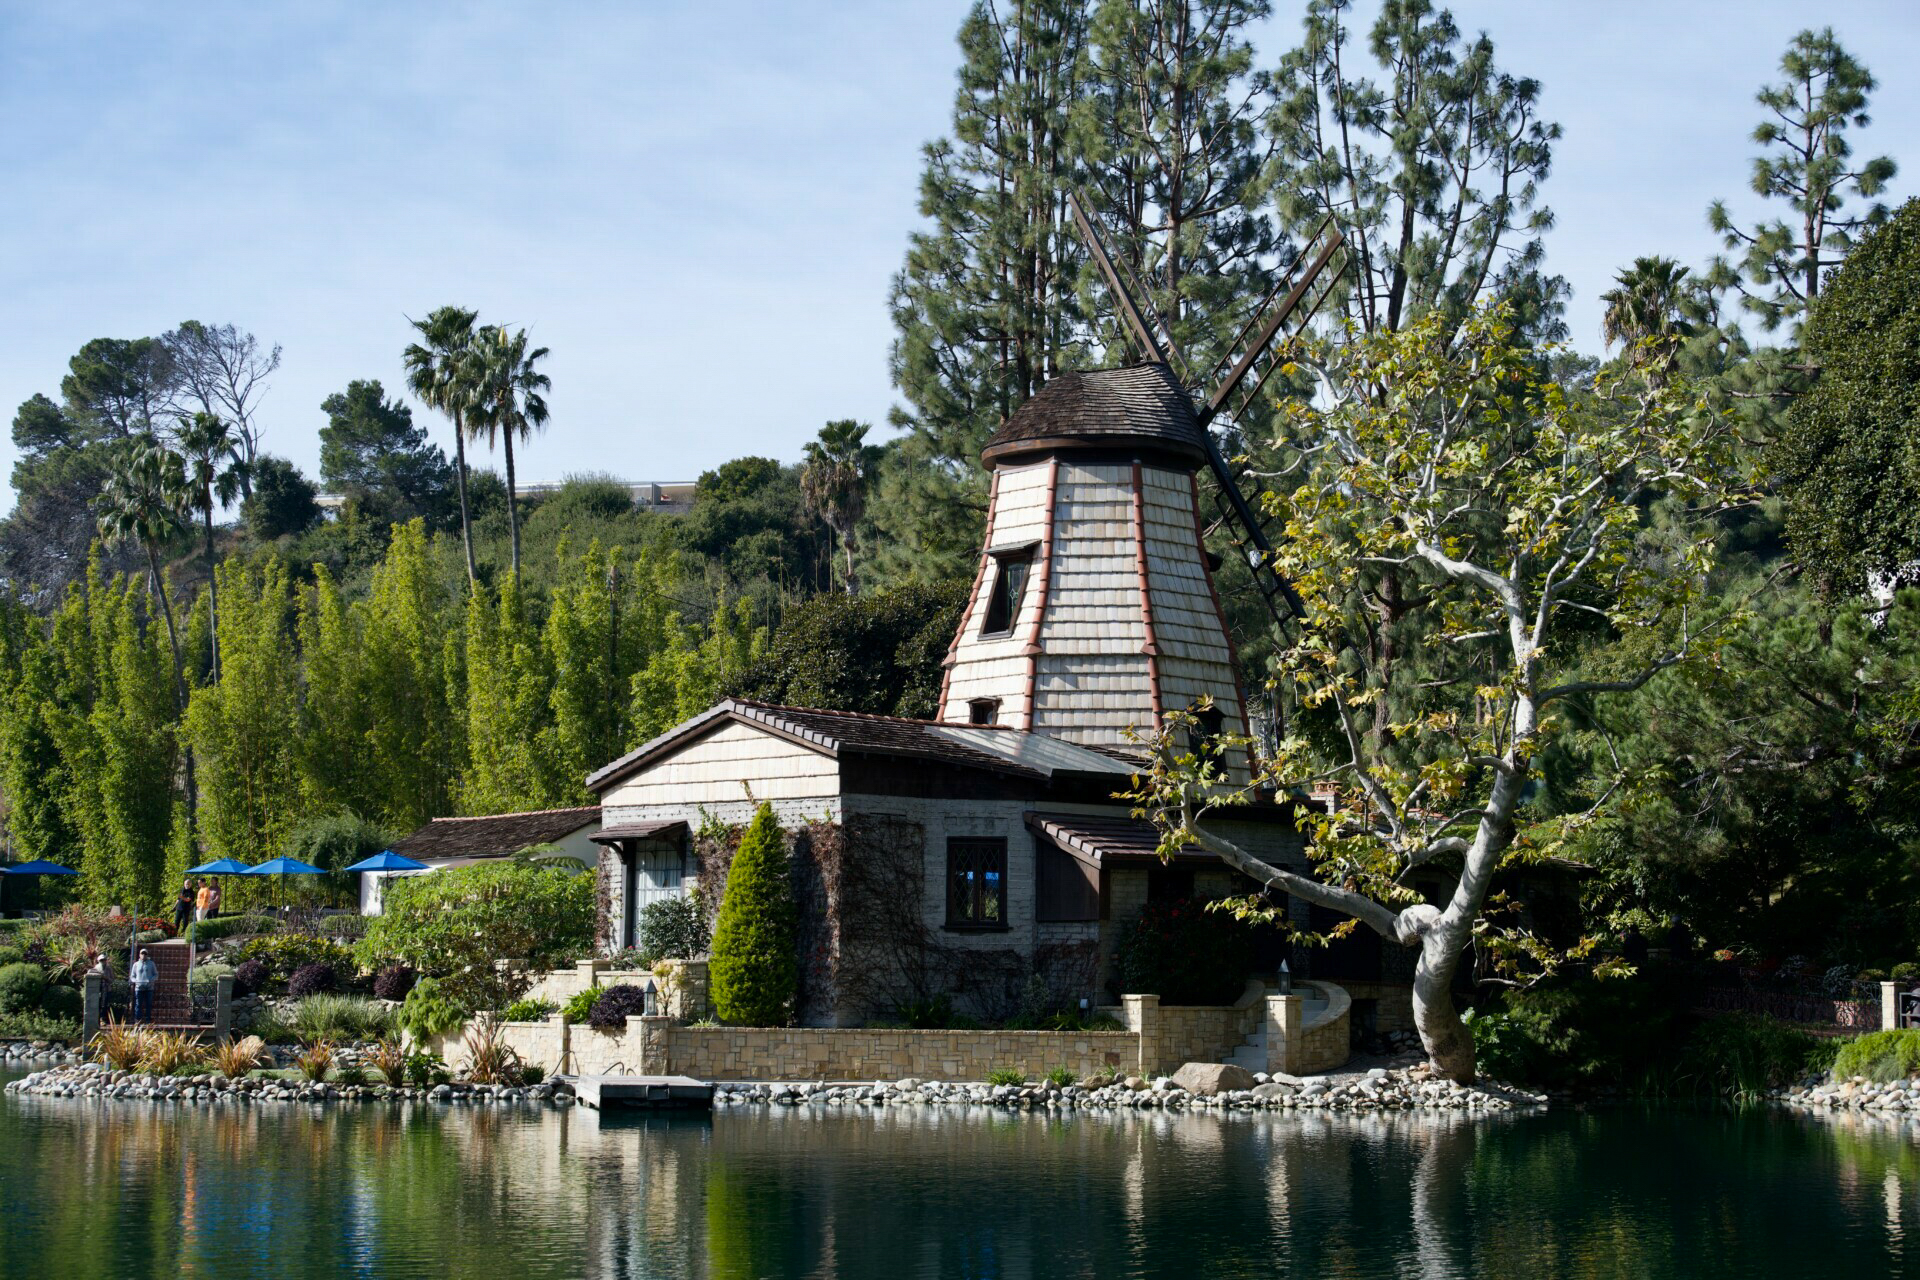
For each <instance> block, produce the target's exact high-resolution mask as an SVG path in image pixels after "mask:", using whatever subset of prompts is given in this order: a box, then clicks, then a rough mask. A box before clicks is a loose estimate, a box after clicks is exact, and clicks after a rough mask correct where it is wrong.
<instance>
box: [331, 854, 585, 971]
mask: <svg viewBox="0 0 1920 1280" xmlns="http://www.w3.org/2000/svg"><path fill="white" fill-rule="evenodd" d="M382 910H383V914H381V915H380V916H379V917H377V918H376V919H375V920H374V922H373V924H372V926H371V927H370V928H369V929H368V930H367V936H366V937H365V938H363V939H361V940H360V942H359V943H358V944H357V945H356V951H357V952H358V954H359V955H360V956H361V957H362V958H363V960H364V961H365V963H366V964H367V965H368V966H369V967H373V966H376V965H379V964H384V963H388V962H391V961H395V960H398V961H401V962H403V963H405V964H409V965H411V966H413V967H414V968H415V969H417V970H419V971H420V972H421V973H423V974H427V975H430V976H432V977H435V978H438V979H439V980H440V984H439V985H441V986H443V987H445V988H446V989H447V990H448V991H450V992H451V993H453V994H454V995H455V996H457V997H458V998H459V999H460V1000H461V1001H462V1002H464V1003H465V1004H466V1005H468V1006H469V1007H470V1008H498V1007H499V1006H500V1005H501V1004H503V1003H504V1002H505V1001H506V1000H508V999H510V998H512V997H513V996H515V995H517V994H519V990H521V989H524V980H523V979H520V978H518V977H517V976H515V975H510V974H502V973H499V972H497V971H496V970H495V968H494V961H496V960H503V959H514V960H525V961H527V962H528V963H529V964H530V965H531V966H532V967H533V968H534V969H535V970H539V969H545V968H549V967H551V966H552V964H553V963H555V962H557V961H559V960H562V959H564V958H566V957H569V956H571V955H573V954H575V953H577V952H580V951H584V950H587V949H589V948H590V947H591V946H592V945H593V926H594V879H593V877H592V876H591V875H583V874H578V873H575V872H570V871H567V870H565V869H563V867H561V866H556V865H554V864H552V863H545V862H522V861H518V860H512V859H509V860H503V861H497V862H489V863H481V864H476V865H473V866H467V867H454V868H450V869H448V870H445V871H436V872H435V873H434V874H432V875H430V876H408V877H404V878H401V879H398V880H395V881H392V882H390V883H389V884H388V886H387V891H386V897H385V899H384V902H383V908H382ZM409 999H411V997H409Z"/></svg>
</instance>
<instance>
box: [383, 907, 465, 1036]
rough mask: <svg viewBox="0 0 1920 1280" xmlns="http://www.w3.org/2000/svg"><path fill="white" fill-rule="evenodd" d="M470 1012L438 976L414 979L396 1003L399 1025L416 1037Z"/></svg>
mask: <svg viewBox="0 0 1920 1280" xmlns="http://www.w3.org/2000/svg"><path fill="white" fill-rule="evenodd" d="M434 874H435V875H439V874H442V873H440V872H435V873H434ZM472 1016H473V1006H472V1005H470V1004H468V1003H466V1002H465V1001H464V1000H462V999H461V998H460V997H459V996H458V995H456V994H455V993H454V991H453V990H452V989H451V988H449V987H447V986H446V985H445V984H443V983H442V982H441V981H440V980H439V979H438V978H422V979H420V981H418V982H416V983H414V985H413V990H411V991H409V992H407V1002H406V1003H405V1004H403V1005H401V1006H400V1025H401V1026H403V1027H405V1028H406V1029H407V1032H408V1034H410V1035H411V1036H413V1038H414V1039H416V1040H425V1039H427V1038H428V1037H430V1036H441V1035H445V1034H446V1033H447V1032H449V1031H451V1030H453V1029H454V1028H455V1027H457V1026H459V1025H460V1024H461V1023H463V1022H465V1021H466V1020H467V1019H468V1018H471V1017H472Z"/></svg>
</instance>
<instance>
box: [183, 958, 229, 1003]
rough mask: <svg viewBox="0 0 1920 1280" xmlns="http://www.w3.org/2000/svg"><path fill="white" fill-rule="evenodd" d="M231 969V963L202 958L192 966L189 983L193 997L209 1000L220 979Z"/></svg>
mask: <svg viewBox="0 0 1920 1280" xmlns="http://www.w3.org/2000/svg"><path fill="white" fill-rule="evenodd" d="M233 970H234V966H233V965H230V964H222V963H221V962H220V961H218V960H203V961H201V962H200V963H199V964H196V965H195V966H193V971H192V974H191V976H190V981H189V985H190V986H191V987H192V988H193V997H194V999H195V1000H201V999H203V998H204V999H206V1000H211V999H212V998H213V993H214V989H215V988H216V987H217V986H218V984H219V982H220V979H222V978H224V977H226V976H228V975H229V974H231V973H232V972H233Z"/></svg>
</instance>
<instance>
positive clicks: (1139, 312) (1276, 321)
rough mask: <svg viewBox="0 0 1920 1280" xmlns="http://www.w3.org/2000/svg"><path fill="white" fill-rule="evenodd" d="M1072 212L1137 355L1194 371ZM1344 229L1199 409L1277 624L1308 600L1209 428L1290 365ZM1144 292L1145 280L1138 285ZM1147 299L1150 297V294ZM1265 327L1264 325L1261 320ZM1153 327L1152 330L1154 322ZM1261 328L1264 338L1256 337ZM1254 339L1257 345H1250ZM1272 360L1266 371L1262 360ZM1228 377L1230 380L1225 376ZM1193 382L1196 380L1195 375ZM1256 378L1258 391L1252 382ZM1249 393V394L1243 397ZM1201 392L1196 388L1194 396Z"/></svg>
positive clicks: (1310, 254)
mask: <svg viewBox="0 0 1920 1280" xmlns="http://www.w3.org/2000/svg"><path fill="white" fill-rule="evenodd" d="M1067 205H1068V208H1069V209H1070V210H1071V211H1072V213H1073V221H1074V225H1075V226H1077V227H1078V228H1079V230H1080V236H1081V239H1083V240H1084V241H1086V246H1087V253H1088V255H1089V256H1091V257H1092V259H1093V262H1094V265H1095V266H1097V267H1098V268H1099V269H1100V275H1101V278H1102V279H1104V280H1105V281H1106V285H1107V291H1108V292H1109V293H1110V294H1111V295H1112V297H1113V300H1114V305H1115V306H1116V307H1117V308H1118V310H1119V312H1120V318H1121V321H1122V324H1123V327H1124V329H1125V331H1126V333H1127V335H1128V337H1129V338H1130V339H1131V343H1130V345H1131V346H1132V347H1134V348H1136V349H1137V352H1138V355H1139V356H1140V358H1141V359H1142V360H1143V361H1144V362H1145V363H1148V364H1157V365H1164V366H1166V367H1167V368H1168V369H1170V370H1171V369H1179V370H1181V371H1182V372H1189V365H1188V363H1187V361H1186V359H1185V357H1184V355H1183V354H1182V353H1180V352H1179V351H1177V350H1176V349H1175V348H1174V344H1173V337H1172V334H1171V332H1170V331H1169V330H1168V328H1167V325H1166V323H1165V321H1163V320H1162V319H1161V318H1160V316H1159V315H1158V314H1157V313H1156V312H1154V311H1153V310H1152V309H1151V306H1150V305H1149V306H1146V307H1143V306H1142V305H1141V303H1140V302H1137V301H1136V300H1135V297H1134V293H1133V292H1132V291H1130V290H1129V289H1128V288H1127V285H1126V282H1125V281H1123V280H1122V279H1121V275H1120V272H1121V270H1122V269H1123V267H1124V264H1123V263H1118V264H1117V263H1116V261H1115V259H1114V258H1113V256H1112V255H1111V254H1109V253H1108V252H1107V246H1106V244H1105V242H1104V241H1103V240H1102V239H1101V238H1100V232H1099V230H1098V229H1097V228H1096V227H1095V226H1094V224H1093V220H1092V219H1091V218H1089V217H1088V216H1087V213H1086V210H1085V209H1084V208H1082V207H1081V204H1080V199H1079V197H1078V196H1077V195H1074V194H1072V193H1069V194H1068V196H1067ZM1345 243H1346V242H1345V238H1344V237H1343V236H1342V235H1341V234H1340V228H1339V227H1338V226H1337V225H1335V223H1334V221H1333V218H1332V216H1331V215H1329V216H1328V217H1326V218H1324V219H1322V220H1321V222H1320V225H1319V226H1317V227H1315V228H1314V231H1313V234H1312V235H1311V236H1309V237H1308V238H1307V242H1306V248H1305V249H1304V250H1303V251H1302V252H1301V254H1300V256H1299V257H1298V258H1297V259H1296V260H1295V263H1294V266H1295V270H1294V271H1293V272H1284V273H1282V274H1281V276H1280V278H1279V279H1278V280H1277V281H1276V282H1275V283H1274V286H1273V288H1272V289H1271V290H1269V291H1268V292H1267V294H1266V296H1265V297H1264V298H1262V299H1261V300H1260V304H1259V305H1258V306H1257V307H1255V308H1254V309H1253V311H1252V312H1251V314H1250V315H1249V316H1248V319H1247V322H1246V323H1245V324H1244V325H1242V326H1241V327H1240V331H1239V332H1238V333H1237V334H1235V335H1234V338H1233V341H1232V342H1231V343H1229V344H1228V346H1227V350H1226V353H1225V354H1224V355H1223V356H1222V357H1221V359H1220V361H1219V362H1218V363H1217V364H1216V365H1214V367H1213V368H1212V370H1211V371H1210V372H1209V374H1208V378H1209V379H1214V378H1218V379H1219V380H1220V381H1219V384H1218V385H1217V386H1216V387H1215V388H1214V390H1213V392H1212V394H1211V395H1206V396H1205V397H1204V399H1203V398H1202V397H1201V396H1200V395H1198V394H1196V395H1194V400H1195V410H1196V413H1197V414H1198V417H1199V423H1200V428H1201V436H1202V437H1203V441H1204V446H1205V449H1206V461H1207V468H1208V470H1209V471H1211V472H1212V473H1213V478H1214V482H1215V485H1216V494H1215V500H1216V502H1217V504H1218V508H1219V515H1218V519H1217V520H1216V522H1215V523H1216V525H1219V526H1224V527H1225V528H1226V530H1227V532H1228V537H1229V538H1230V540H1231V541H1232V542H1233V544H1234V546H1235V547H1236V548H1238V550H1239V551H1240V553H1241V556H1242V557H1243V558H1244V559H1245V561H1246V564H1247V567H1248V569H1249V571H1250V572H1251V573H1252V575H1253V584H1254V589H1255V591H1257V592H1258V593H1259V595H1260V599H1261V601H1262V602H1263V603H1264V604H1265V605H1266V607H1267V611H1268V612H1269V613H1270V614H1271V615H1272V616H1273V619H1274V621H1275V622H1277V623H1285V622H1287V621H1288V620H1289V619H1291V618H1295V617H1298V616H1299V615H1300V613H1301V612H1302V605H1301V603H1300V597H1299V595H1298V594H1296V593H1295V591H1294V589H1293V586H1292V584H1291V583H1289V582H1288V581H1287V580H1286V579H1285V578H1283V577H1281V576H1280V574H1279V572H1278V571H1277V570H1276V569H1275V568H1274V567H1273V539H1272V536H1271V535H1270V534H1269V533H1268V532H1267V528H1266V522H1265V521H1264V520H1263V519H1262V518H1261V516H1260V514H1259V513H1258V512H1257V511H1256V510H1255V509H1254V507H1253V505H1252V504H1251V503H1250V502H1248V501H1247V497H1246V492H1245V490H1244V489H1243V488H1242V486H1241V483H1240V477H1238V476H1236V475H1235V474H1234V470H1233V467H1232V465H1231V463H1230V461H1229V459H1228V458H1227V457H1226V455H1225V454H1223V453H1222V452H1221V451H1220V446H1219V444H1218V443H1217V442H1216V441H1215V440H1214V438H1213V433H1212V432H1211V431H1210V430H1209V429H1208V428H1209V427H1210V425H1211V424H1212V423H1213V421H1214V419H1216V418H1219V417H1221V416H1222V415H1223V414H1224V415H1225V416H1226V417H1227V418H1228V419H1229V420H1231V419H1232V418H1233V417H1234V413H1235V409H1236V407H1243V406H1245V405H1247V404H1250V403H1252V402H1253V400H1254V399H1255V398H1256V397H1258V396H1259V394H1260V390H1261V388H1262V387H1264V386H1265V385H1266V382H1267V379H1268V378H1269V377H1270V376H1271V375H1272V373H1273V371H1274V370H1275V369H1276V368H1278V367H1279V365H1280V364H1281V363H1283V362H1282V361H1280V360H1278V359H1274V358H1270V357H1271V353H1272V350H1273V347H1274V344H1275V341H1276V340H1277V339H1279V338H1281V337H1282V336H1283V335H1290V334H1292V333H1296V332H1298V331H1299V330H1300V329H1301V328H1302V327H1304V326H1305V324H1306V323H1307V321H1308V320H1310V319H1312V317H1313V314H1314V313H1315V312H1316V311H1317V310H1319V308H1320V305H1321V303H1323V302H1324V301H1326V298H1327V296H1328V295H1329V294H1330V293H1332V291H1333V289H1334V288H1335V286H1336V285H1337V284H1338V283H1339V278H1340V272H1339V271H1338V270H1332V271H1330V270H1329V268H1330V267H1331V266H1332V264H1333V260H1334V258H1335V256H1336V255H1337V254H1338V253H1339V252H1340V249H1341V247H1342V246H1343V245H1344V244H1345ZM1135 284H1136V286H1137V284H1138V281H1135ZM1140 296H1141V297H1142V298H1145V296H1146V294H1145V291H1144V290H1141V291H1140ZM1262 316H1264V317H1265V322H1264V323H1262V322H1261V317H1262ZM1149 321H1151V322H1152V323H1151V324H1149V323H1148V322H1149ZM1256 329H1257V332H1256ZM1249 335H1251V338H1252V341H1251V342H1250V343H1249V342H1248V339H1249ZM1242 344H1247V345H1246V347H1245V350H1244V351H1243V352H1242V354H1241V355H1240V358H1239V359H1238V360H1237V361H1234V362H1233V364H1232V367H1231V368H1230V369H1228V368H1227V367H1226V366H1227V362H1228V361H1229V360H1231V359H1232V356H1233V352H1234V351H1235V350H1237V349H1240V348H1241V346H1242ZM1263 360H1264V361H1265V363H1264V365H1263V364H1262V361H1263ZM1223 370H1224V377H1222V372H1223ZM1189 376H1190V373H1189ZM1249 376H1252V379H1253V381H1252V383H1251V385H1249V384H1248V382H1247V379H1248V377H1249ZM1243 389H1244V392H1243ZM1193 391H1194V389H1193V388H1191V387H1190V388H1189V393H1190V394H1192V393H1193Z"/></svg>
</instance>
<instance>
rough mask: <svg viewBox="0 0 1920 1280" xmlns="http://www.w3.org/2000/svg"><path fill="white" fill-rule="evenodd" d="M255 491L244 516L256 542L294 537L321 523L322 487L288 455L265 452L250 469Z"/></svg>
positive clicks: (243, 506) (242, 512) (242, 508)
mask: <svg viewBox="0 0 1920 1280" xmlns="http://www.w3.org/2000/svg"><path fill="white" fill-rule="evenodd" d="M248 478H249V479H250V480H251V482H252V484H253V493H252V494H251V495H249V496H248V498H247V500H246V501H245V502H243V503H241V505H240V519H241V521H242V522H243V523H244V524H245V525H246V527H247V533H248V534H250V535H251V536H252V537H253V538H254V540H255V541H258V542H272V541H273V540H274V539H276V538H287V537H294V536H297V535H299V534H302V533H305V532H306V531H307V530H309V529H311V528H312V527H313V526H314V525H316V524H319V523H320V503H319V501H318V499H319V496H320V494H319V490H317V489H315V488H314V487H313V481H311V480H309V479H307V478H306V477H305V476H303V475H301V474H300V469H299V468H298V467H296V466H294V465H293V464H292V463H291V462H288V461H287V460H286V459H285V458H276V457H274V456H272V455H271V454H261V455H260V456H259V457H258V458H255V459H254V461H253V465H252V466H251V467H250V468H249V477H248Z"/></svg>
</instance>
